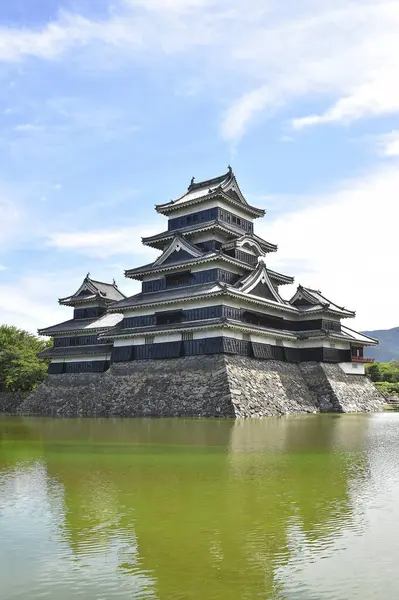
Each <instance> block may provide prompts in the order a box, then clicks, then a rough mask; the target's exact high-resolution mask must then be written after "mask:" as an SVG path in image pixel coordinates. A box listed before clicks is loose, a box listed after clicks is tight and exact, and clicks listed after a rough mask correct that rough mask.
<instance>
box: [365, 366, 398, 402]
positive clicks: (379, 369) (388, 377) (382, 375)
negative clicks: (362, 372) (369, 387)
mask: <svg viewBox="0 0 399 600" xmlns="http://www.w3.org/2000/svg"><path fill="white" fill-rule="evenodd" d="M366 373H367V375H368V377H370V379H371V381H374V382H376V384H377V387H378V389H380V390H381V391H382V392H383V393H385V394H398V393H399V362H398V361H394V360H393V361H391V362H389V363H373V364H371V365H366Z"/></svg>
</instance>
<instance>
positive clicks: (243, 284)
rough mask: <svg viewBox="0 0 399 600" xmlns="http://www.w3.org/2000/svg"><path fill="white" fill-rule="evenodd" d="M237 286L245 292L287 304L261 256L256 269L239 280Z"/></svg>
mask: <svg viewBox="0 0 399 600" xmlns="http://www.w3.org/2000/svg"><path fill="white" fill-rule="evenodd" d="M235 287H236V288H237V289H238V290H239V291H240V292H242V293H244V294H251V296H258V297H259V298H265V299H266V300H272V301H274V302H278V303H279V304H286V303H285V302H284V300H283V299H282V298H281V296H280V294H279V293H278V291H277V287H276V286H275V285H273V283H272V281H271V278H270V275H269V273H268V270H267V267H266V263H265V260H264V259H263V258H260V260H259V262H258V265H257V267H256V269H255V270H254V271H252V273H251V274H250V275H248V277H246V278H245V279H242V280H241V281H239V282H238V283H237V284H236V286H235Z"/></svg>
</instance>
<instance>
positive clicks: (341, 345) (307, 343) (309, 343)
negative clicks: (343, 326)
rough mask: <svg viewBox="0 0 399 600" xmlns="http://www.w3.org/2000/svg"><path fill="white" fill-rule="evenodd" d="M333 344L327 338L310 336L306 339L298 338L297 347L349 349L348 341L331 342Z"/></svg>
mask: <svg viewBox="0 0 399 600" xmlns="http://www.w3.org/2000/svg"><path fill="white" fill-rule="evenodd" d="M333 344H335V345H334V346H332V344H331V342H329V341H327V340H315V339H312V338H310V339H308V340H298V342H297V347H298V348H334V349H337V350H349V349H350V344H349V342H333Z"/></svg>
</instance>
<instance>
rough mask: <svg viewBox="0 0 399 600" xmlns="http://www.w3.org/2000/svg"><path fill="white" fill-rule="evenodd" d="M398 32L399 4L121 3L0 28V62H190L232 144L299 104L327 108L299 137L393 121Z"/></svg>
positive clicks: (369, 0) (390, 0)
mask: <svg viewBox="0 0 399 600" xmlns="http://www.w3.org/2000/svg"><path fill="white" fill-rule="evenodd" d="M398 29H399V2H398V0H326V1H325V2H315V0H303V2H301V3H295V2H292V1H290V0H287V1H286V2H284V3H281V2H279V1H277V0H268V1H267V2H265V1H264V0H248V1H247V2H246V4H245V11H243V10H242V2H241V0H230V2H227V1H225V0H123V1H122V0H119V3H118V2H117V3H116V4H115V5H114V8H113V11H112V12H110V13H109V15H108V16H107V17H106V18H103V19H97V20H94V19H92V20H90V19H87V18H85V17H83V16H81V15H79V14H72V13H65V12H63V13H60V15H59V17H58V19H57V20H56V21H53V22H51V23H49V24H48V25H46V26H45V27H43V28H42V29H17V28H10V27H7V28H6V27H3V28H2V29H0V40H1V41H0V61H15V60H20V59H22V58H23V57H25V56H33V57H37V58H41V59H43V60H56V59H60V58H61V57H62V56H63V55H64V54H65V53H67V52H68V53H71V52H72V51H76V52H75V58H77V59H79V60H83V59H84V58H85V57H86V58H87V57H88V56H90V57H91V59H92V60H91V66H93V67H95V68H103V67H105V68H108V66H109V63H108V61H107V60H106V59H105V57H106V53H107V52H111V53H112V56H113V58H115V59H117V60H120V59H124V58H129V57H131V56H132V55H137V54H138V53H140V57H141V58H142V59H143V60H146V61H147V62H150V61H151V60H153V59H157V58H161V59H162V58H163V57H164V56H165V55H171V54H174V55H179V57H180V58H181V60H182V61H184V64H185V65H186V66H187V64H189V63H191V62H192V61H195V68H196V73H197V77H198V79H199V80H200V81H201V82H202V89H203V90H204V93H207V94H212V93H215V92H217V94H218V95H219V96H220V94H221V93H223V94H224V95H225V96H224V97H225V98H226V99H228V100H227V102H228V108H227V110H226V113H225V115H224V119H223V122H222V125H221V132H222V135H223V137H224V138H225V139H227V140H231V141H235V140H237V139H239V138H240V136H242V135H243V134H244V133H245V131H246V129H247V127H248V126H249V125H250V124H251V122H252V121H253V119H254V118H255V117H256V116H257V115H258V114H259V113H261V112H262V111H264V110H265V109H267V110H269V111H270V110H274V109H276V107H277V108H278V107H280V106H281V105H282V104H289V103H290V102H292V101H293V100H295V99H297V98H300V97H307V96H311V97H312V99H314V98H315V96H317V97H318V98H319V99H320V100H322V101H323V102H324V103H326V104H327V105H330V107H329V108H327V109H326V110H323V111H321V112H320V113H316V114H314V115H304V116H298V117H297V118H295V119H294V120H293V125H294V127H296V128H297V129H299V128H304V127H307V126H310V125H316V124H320V123H326V122H338V121H346V122H349V121H352V120H354V119H358V118H362V117H367V116H377V115H383V114H390V113H397V112H399V86H397V85H396V79H397V77H396V75H397V72H398V70H399V36H398V35H397V31H398ZM93 58H94V60H93ZM199 59H200V60H199ZM154 64H155V63H154ZM199 89H201V86H199Z"/></svg>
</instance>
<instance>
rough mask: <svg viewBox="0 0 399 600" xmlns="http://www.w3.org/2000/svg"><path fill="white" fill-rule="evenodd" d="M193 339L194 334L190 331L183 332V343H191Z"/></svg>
mask: <svg viewBox="0 0 399 600" xmlns="http://www.w3.org/2000/svg"><path fill="white" fill-rule="evenodd" d="M193 339H194V333H193V332H192V331H183V333H182V340H183V342H191V340H193Z"/></svg>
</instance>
